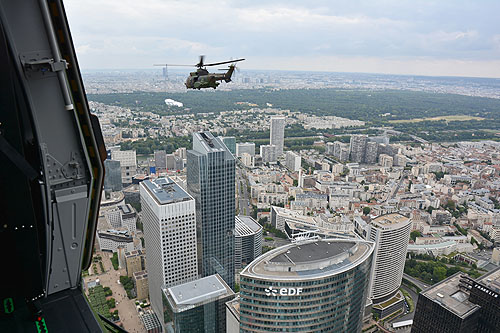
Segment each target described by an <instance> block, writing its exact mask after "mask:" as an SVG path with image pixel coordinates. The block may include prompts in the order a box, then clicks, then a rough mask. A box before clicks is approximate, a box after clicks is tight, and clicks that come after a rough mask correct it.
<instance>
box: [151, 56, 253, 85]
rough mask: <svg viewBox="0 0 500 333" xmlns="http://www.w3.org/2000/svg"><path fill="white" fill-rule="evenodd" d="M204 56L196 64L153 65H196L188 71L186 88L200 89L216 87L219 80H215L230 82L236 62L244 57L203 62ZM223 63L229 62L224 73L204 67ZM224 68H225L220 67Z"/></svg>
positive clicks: (166, 65)
mask: <svg viewBox="0 0 500 333" xmlns="http://www.w3.org/2000/svg"><path fill="white" fill-rule="evenodd" d="M204 59H205V56H200V61H199V62H198V63H197V64H196V65H170V64H155V65H153V66H165V68H167V67H168V66H183V67H198V69H197V70H196V71H195V72H191V73H189V76H188V78H187V79H186V83H185V85H186V88H188V89H198V90H200V89H202V88H214V89H217V87H218V86H219V84H220V83H219V82H217V81H223V80H224V81H226V82H231V76H232V75H233V72H234V70H235V68H236V62H238V61H243V60H245V59H236V60H229V61H222V62H215V63H211V64H205V63H204ZM223 64H231V65H229V67H228V69H227V71H226V72H225V73H220V74H219V73H209V72H208V70H207V69H206V67H208V66H217V65H223ZM220 70H225V69H220Z"/></svg>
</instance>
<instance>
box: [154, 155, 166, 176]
mask: <svg viewBox="0 0 500 333" xmlns="http://www.w3.org/2000/svg"><path fill="white" fill-rule="evenodd" d="M154 159H155V167H156V172H157V173H158V172H164V171H165V169H166V168H167V152H166V151H164V150H155V152H154Z"/></svg>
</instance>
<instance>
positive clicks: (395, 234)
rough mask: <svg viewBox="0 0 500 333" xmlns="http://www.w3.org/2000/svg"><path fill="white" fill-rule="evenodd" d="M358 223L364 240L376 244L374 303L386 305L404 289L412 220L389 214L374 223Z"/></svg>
mask: <svg viewBox="0 0 500 333" xmlns="http://www.w3.org/2000/svg"><path fill="white" fill-rule="evenodd" d="M354 224H355V226H356V231H357V232H358V233H359V234H360V235H361V236H362V237H364V238H365V239H366V240H369V241H372V242H375V252H374V254H373V260H374V262H373V268H372V277H371V279H372V280H371V284H370V295H369V296H370V298H371V299H372V301H373V303H380V302H384V301H386V300H387V299H389V298H391V297H393V296H394V295H395V294H396V293H397V292H398V290H399V287H400V286H401V280H402V279H403V270H404V266H405V260H406V250H407V247H408V241H409V239H410V231H411V221H410V219H409V218H407V217H405V216H403V215H400V214H388V215H382V216H379V217H377V218H375V219H374V220H373V221H372V222H371V223H370V224H366V223H364V221H363V220H362V219H355V221H354Z"/></svg>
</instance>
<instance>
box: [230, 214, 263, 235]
mask: <svg viewBox="0 0 500 333" xmlns="http://www.w3.org/2000/svg"><path fill="white" fill-rule="evenodd" d="M234 230H235V232H236V236H237V237H241V236H248V235H253V234H255V233H258V232H261V231H262V226H261V225H260V224H259V223H257V222H256V221H255V220H254V219H253V217H251V216H246V215H237V216H235V217H234Z"/></svg>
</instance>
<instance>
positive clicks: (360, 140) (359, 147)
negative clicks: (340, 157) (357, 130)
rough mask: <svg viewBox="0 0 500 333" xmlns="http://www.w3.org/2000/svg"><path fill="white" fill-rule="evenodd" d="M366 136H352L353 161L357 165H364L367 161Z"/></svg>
mask: <svg viewBox="0 0 500 333" xmlns="http://www.w3.org/2000/svg"><path fill="white" fill-rule="evenodd" d="M367 138H368V137H367V136H366V135H352V136H351V144H350V151H351V161H352V162H356V163H362V162H364V159H365V152H366V140H367Z"/></svg>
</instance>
